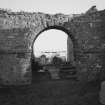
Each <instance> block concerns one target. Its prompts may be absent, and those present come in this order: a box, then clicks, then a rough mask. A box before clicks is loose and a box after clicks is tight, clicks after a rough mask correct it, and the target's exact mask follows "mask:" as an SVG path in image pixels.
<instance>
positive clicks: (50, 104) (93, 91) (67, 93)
mask: <svg viewBox="0 0 105 105" xmlns="http://www.w3.org/2000/svg"><path fill="white" fill-rule="evenodd" d="M98 92H99V85H98V84H97V83H96V82H93V83H86V84H83V83H80V82H79V81H76V80H71V79H68V80H67V79H61V80H51V79H48V77H47V76H45V75H43V76H42V75H39V74H37V75H36V76H34V79H33V83H32V84H31V85H29V86H17V87H13V86H11V87H8V88H1V89H0V105H100V104H99V97H98Z"/></svg>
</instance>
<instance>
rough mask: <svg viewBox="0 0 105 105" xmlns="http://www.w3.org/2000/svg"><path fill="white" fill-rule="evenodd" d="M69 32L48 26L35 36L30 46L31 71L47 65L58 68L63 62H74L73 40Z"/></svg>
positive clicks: (44, 68) (71, 63)
mask: <svg viewBox="0 0 105 105" xmlns="http://www.w3.org/2000/svg"><path fill="white" fill-rule="evenodd" d="M69 34H70V33H69ZM69 34H68V32H67V31H64V30H62V29H57V28H50V29H45V30H43V31H42V32H40V33H39V34H38V35H37V36H36V37H35V40H34V42H33V47H32V49H33V51H32V72H38V71H40V70H42V71H43V70H46V66H47V67H48V66H49V65H50V66H51V65H53V66H54V67H57V68H60V66H61V65H64V64H69V65H73V64H74V62H75V61H74V51H73V41H72V39H71V37H70V35H69ZM47 69H48V68H47Z"/></svg>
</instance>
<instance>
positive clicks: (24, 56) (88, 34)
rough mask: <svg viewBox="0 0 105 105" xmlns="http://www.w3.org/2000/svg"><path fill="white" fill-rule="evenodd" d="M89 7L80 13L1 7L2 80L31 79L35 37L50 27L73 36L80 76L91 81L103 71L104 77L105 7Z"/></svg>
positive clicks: (15, 82)
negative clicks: (99, 8) (5, 8)
mask: <svg viewBox="0 0 105 105" xmlns="http://www.w3.org/2000/svg"><path fill="white" fill-rule="evenodd" d="M89 11H90V10H89ZM89 11H88V12H86V13H85V14H80V15H64V14H55V15H50V14H44V13H25V12H16V13H15V12H11V11H5V10H0V82H1V84H7V83H9V84H17V83H26V84H27V83H30V82H31V57H32V56H31V54H32V47H33V43H34V40H35V39H36V38H37V36H38V35H39V34H40V33H41V32H43V31H45V30H47V29H51V28H56V29H59V30H63V31H65V32H66V33H67V34H68V35H69V36H70V38H71V40H72V42H73V53H74V60H75V64H76V67H77V70H78V74H79V78H80V79H84V78H85V79H84V80H89V81H91V80H94V79H96V78H98V79H99V78H100V75H101V74H103V77H104V73H105V70H104V69H105V67H104V65H105V64H104V59H105V54H104V52H105V10H103V11H92V12H89ZM101 77H102V76H101ZM101 79H103V78H101Z"/></svg>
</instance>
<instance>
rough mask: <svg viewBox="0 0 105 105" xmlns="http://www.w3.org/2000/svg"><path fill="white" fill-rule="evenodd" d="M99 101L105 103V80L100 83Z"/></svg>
mask: <svg viewBox="0 0 105 105" xmlns="http://www.w3.org/2000/svg"><path fill="white" fill-rule="evenodd" d="M99 95H100V102H101V103H102V104H103V105H105V81H103V82H102V83H101V90H100V93H99Z"/></svg>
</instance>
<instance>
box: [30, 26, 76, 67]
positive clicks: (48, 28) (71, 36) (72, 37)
mask: <svg viewBox="0 0 105 105" xmlns="http://www.w3.org/2000/svg"><path fill="white" fill-rule="evenodd" d="M50 29H56V30H60V31H63V32H65V33H66V34H67V35H68V37H69V39H70V40H71V41H72V44H73V46H72V47H73V48H72V50H73V51H72V52H71V54H72V59H71V62H72V64H73V65H74V64H75V57H74V56H75V51H74V48H75V46H76V41H75V38H74V36H73V35H72V33H71V31H69V30H68V29H66V28H65V27H63V26H49V27H47V28H44V29H42V30H41V31H40V32H39V33H38V34H37V35H35V36H34V40H33V42H32V46H31V48H32V56H31V59H33V58H34V54H33V45H34V42H35V40H36V39H37V37H38V36H39V35H40V34H41V33H43V32H44V31H48V30H50Z"/></svg>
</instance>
